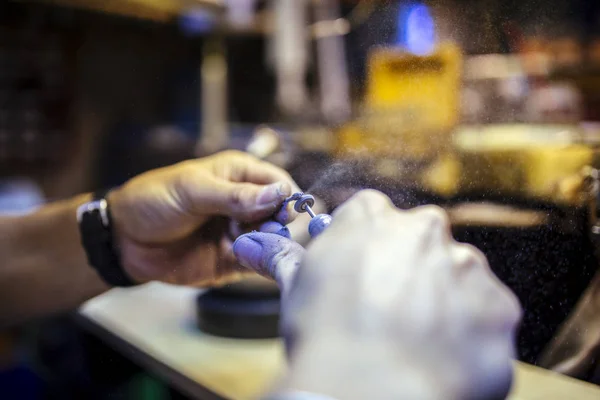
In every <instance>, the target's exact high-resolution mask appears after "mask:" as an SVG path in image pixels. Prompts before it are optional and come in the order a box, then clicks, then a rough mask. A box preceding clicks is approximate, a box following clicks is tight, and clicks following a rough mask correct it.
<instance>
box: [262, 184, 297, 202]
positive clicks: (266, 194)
mask: <svg viewBox="0 0 600 400" xmlns="http://www.w3.org/2000/svg"><path fill="white" fill-rule="evenodd" d="M291 191H292V189H291V187H290V185H289V184H287V183H281V182H278V183H272V184H270V185H269V186H267V187H265V188H263V189H262V190H261V192H260V194H259V195H258V198H257V199H256V201H257V203H258V204H259V205H261V204H269V203H274V202H281V201H283V200H285V198H286V197H288V196H289V194H290V192H291Z"/></svg>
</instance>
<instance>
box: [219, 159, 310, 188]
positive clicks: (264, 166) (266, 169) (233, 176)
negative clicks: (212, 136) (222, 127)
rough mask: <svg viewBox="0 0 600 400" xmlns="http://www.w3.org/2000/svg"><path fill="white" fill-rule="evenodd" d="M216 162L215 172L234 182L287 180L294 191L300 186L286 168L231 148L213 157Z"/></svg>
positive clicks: (262, 183)
mask: <svg viewBox="0 0 600 400" xmlns="http://www.w3.org/2000/svg"><path fill="white" fill-rule="evenodd" d="M210 158H211V159H213V161H214V163H215V174H216V175H217V176H219V177H220V178H222V179H225V180H228V181H232V182H248V183H255V184H259V185H268V184H271V183H275V182H286V183H288V184H289V185H290V186H291V187H292V189H293V190H294V191H296V192H297V191H300V188H299V187H298V185H296V183H295V182H294V180H293V179H292V177H291V176H290V174H288V173H287V172H286V171H285V170H283V169H281V168H279V167H277V166H275V165H273V164H269V163H268V162H265V161H261V160H259V159H258V158H256V157H254V156H252V155H250V154H248V153H244V152H240V151H235V150H229V151H224V152H222V153H218V154H216V155H214V156H212V157H210Z"/></svg>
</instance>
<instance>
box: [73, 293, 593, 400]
mask: <svg viewBox="0 0 600 400" xmlns="http://www.w3.org/2000/svg"><path fill="white" fill-rule="evenodd" d="M198 293H199V289H194V288H188V287H177V286H171V285H167V284H162V283H150V284H147V285H144V286H140V287H135V288H130V289H113V290H111V291H109V292H107V293H104V294H102V295H100V296H98V297H96V298H94V299H91V300H89V301H88V302H87V303H85V304H84V305H83V306H82V307H81V309H80V310H79V312H78V317H77V319H78V321H79V323H80V324H81V326H82V327H83V328H84V329H86V330H87V331H89V332H90V333H92V334H94V335H96V336H98V337H99V338H100V339H101V340H102V341H104V342H105V343H107V344H108V345H109V346H111V347H113V348H114V349H115V350H117V351H119V352H120V353H122V354H123V355H124V356H125V357H128V358H130V359H131V360H132V361H134V362H136V363H137V364H139V365H140V366H141V367H143V368H145V369H146V370H148V371H150V372H152V373H154V374H155V375H157V376H158V377H160V378H162V379H164V380H165V381H167V382H169V384H171V385H172V386H173V387H175V388H176V389H178V390H180V391H181V392H182V393H184V394H186V395H189V396H190V397H192V398H199V399H223V398H224V399H235V400H238V399H240V400H241V399H253V398H257V397H258V396H259V395H260V394H261V393H263V392H264V391H265V390H267V389H268V388H269V386H270V385H271V384H272V383H273V382H274V381H275V380H276V379H277V377H278V376H280V374H283V373H284V372H285V368H286V366H285V359H284V351H283V346H282V343H281V341H280V340H276V339H269V340H236V339H225V338H218V337H214V336H210V335H207V334H204V333H202V332H200V331H199V330H198V329H197V328H196V326H195V321H194V315H195V309H194V299H195V297H196V295H197V294H198ZM515 371H516V380H515V384H514V386H513V390H512V392H511V396H510V399H512V400H537V399H540V400H541V399H544V400H552V399H557V400H558V399H560V400H565V399H577V400H587V399H589V400H592V399H594V400H598V399H600V387H597V386H594V385H591V384H588V383H585V382H581V381H578V380H575V379H571V378H568V377H565V376H562V375H559V374H556V373H553V372H551V371H547V370H543V369H540V368H537V367H534V366H531V365H528V364H523V363H520V362H516V363H515Z"/></svg>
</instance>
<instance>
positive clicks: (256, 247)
mask: <svg viewBox="0 0 600 400" xmlns="http://www.w3.org/2000/svg"><path fill="white" fill-rule="evenodd" d="M304 252H305V250H304V248H303V247H302V246H300V245H299V244H298V243H296V242H294V241H293V240H290V239H286V238H284V237H282V236H280V235H277V234H274V233H264V232H252V233H248V234H245V235H242V236H240V237H239V238H237V240H236V241H235V243H234V244H233V253H234V254H235V256H236V258H237V259H238V261H239V263H240V264H242V265H243V266H244V267H247V268H250V269H253V270H254V271H256V272H257V273H259V274H260V275H263V276H266V277H268V278H271V279H274V280H275V281H276V282H277V284H278V285H279V289H280V290H281V291H282V292H283V293H286V292H287V291H288V290H289V289H290V288H291V284H292V281H293V279H294V276H295V275H296V271H297V269H298V266H299V265H300V262H301V261H302V257H303V256H304Z"/></svg>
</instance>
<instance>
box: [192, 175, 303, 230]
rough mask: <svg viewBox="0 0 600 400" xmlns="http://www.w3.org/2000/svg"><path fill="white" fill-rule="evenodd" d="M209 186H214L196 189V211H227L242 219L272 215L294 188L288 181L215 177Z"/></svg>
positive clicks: (223, 212)
mask: <svg viewBox="0 0 600 400" xmlns="http://www.w3.org/2000/svg"><path fill="white" fill-rule="evenodd" d="M208 187H210V190H204V191H200V190H196V191H193V196H194V197H193V198H192V199H191V200H190V203H192V204H197V205H198V206H196V208H195V211H196V212H198V213H201V214H210V213H215V214H220V215H226V216H228V217H231V218H233V219H235V220H238V221H241V222H253V221H259V220H261V219H266V218H268V217H270V216H272V215H273V214H275V213H276V212H277V210H278V209H279V208H280V207H281V204H282V203H283V202H284V200H285V199H286V198H287V197H289V196H290V195H291V190H292V189H291V187H290V185H289V184H288V183H286V182H278V183H273V184H270V185H266V186H265V185H257V184H254V183H237V182H229V181H225V180H213V181H212V182H211V183H210V185H208Z"/></svg>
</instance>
